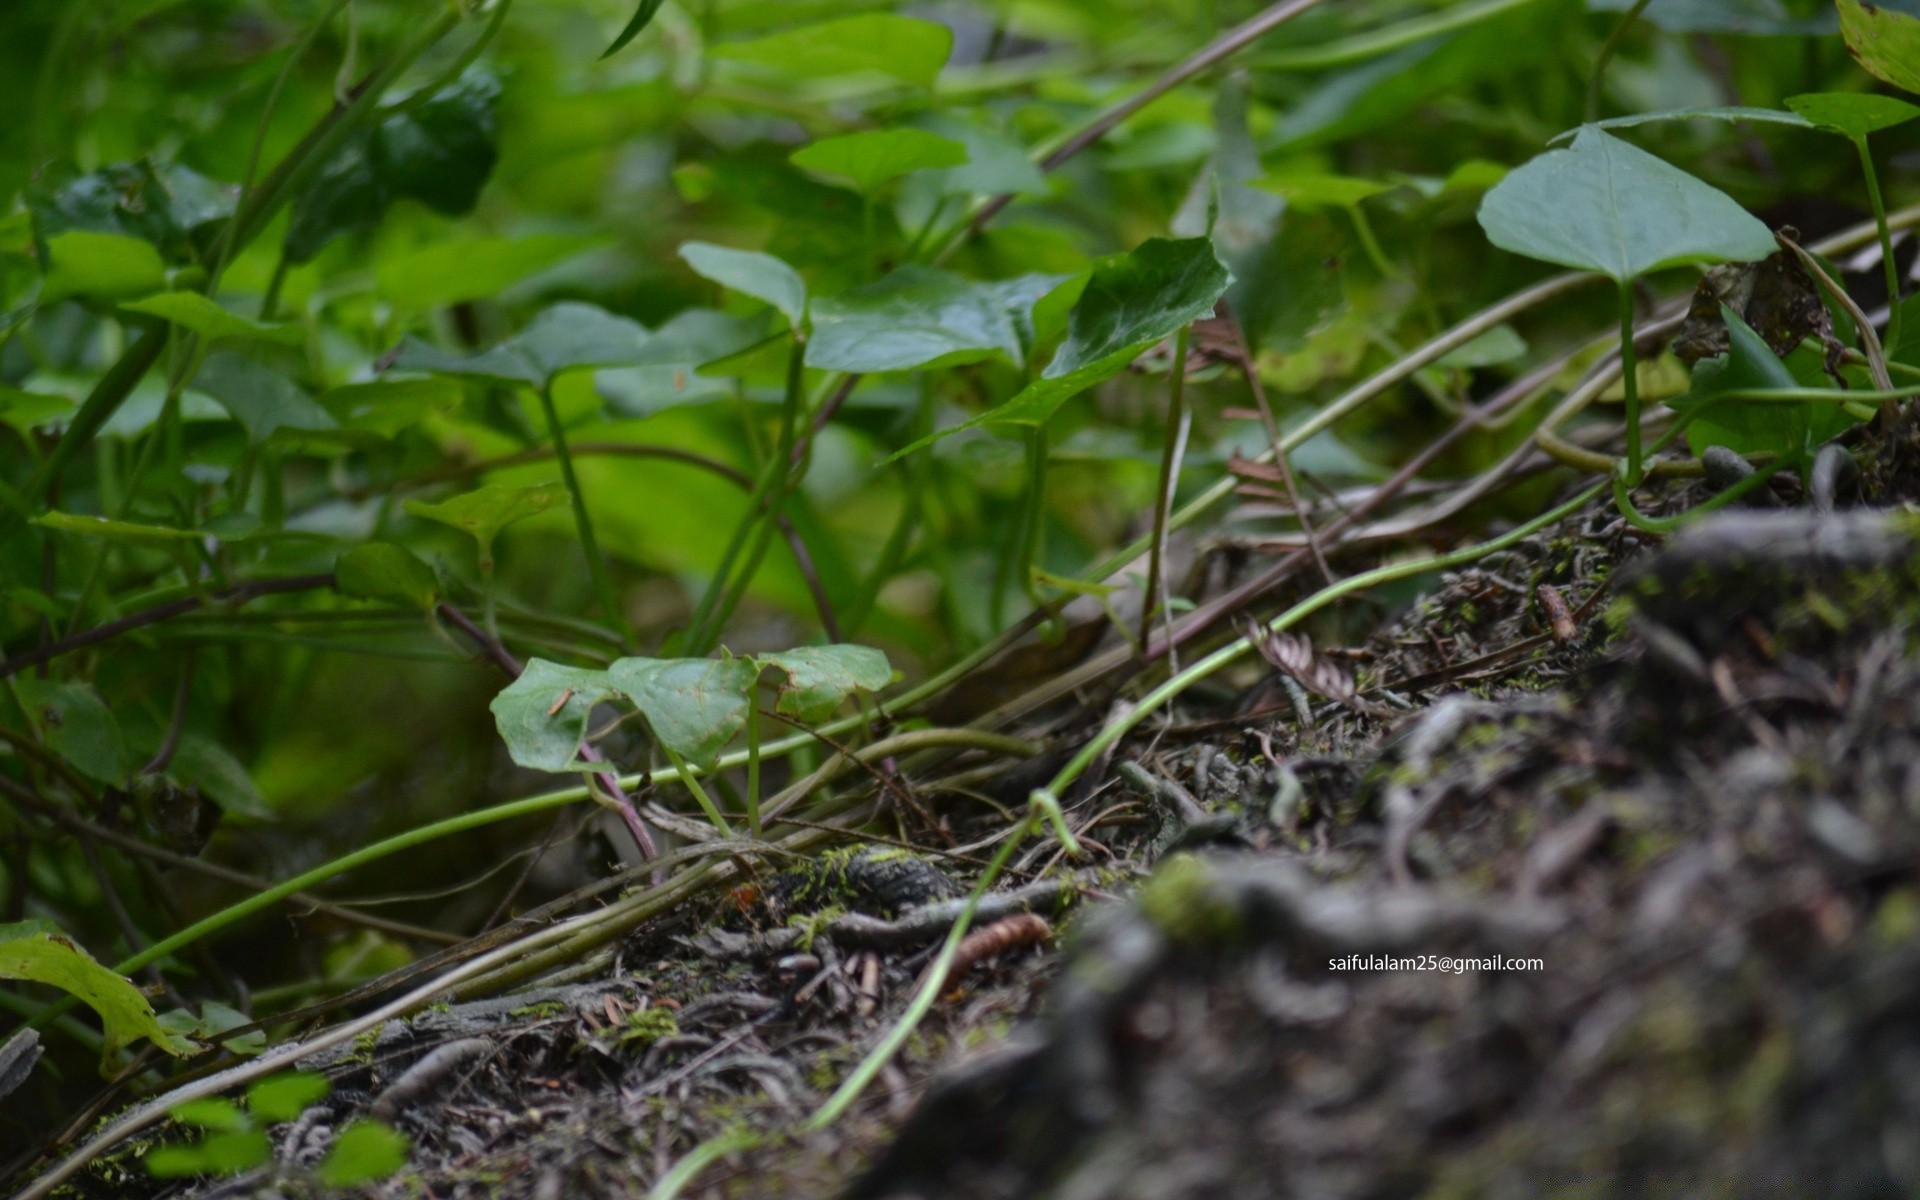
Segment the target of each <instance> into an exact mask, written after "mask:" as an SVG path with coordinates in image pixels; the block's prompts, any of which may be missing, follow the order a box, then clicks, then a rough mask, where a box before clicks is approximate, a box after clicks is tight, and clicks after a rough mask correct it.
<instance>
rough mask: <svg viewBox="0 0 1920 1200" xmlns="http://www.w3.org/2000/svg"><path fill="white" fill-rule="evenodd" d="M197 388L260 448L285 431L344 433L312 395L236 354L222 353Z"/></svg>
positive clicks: (212, 358)
mask: <svg viewBox="0 0 1920 1200" xmlns="http://www.w3.org/2000/svg"><path fill="white" fill-rule="evenodd" d="M193 386H194V387H195V388H197V389H199V390H200V391H202V392H205V393H206V394H207V395H209V396H212V397H213V398H214V399H215V400H218V401H219V402H220V406H221V407H222V408H224V409H226V410H227V411H228V412H230V413H232V414H233V415H234V418H235V419H236V420H238V421H239V422H240V424H241V425H242V426H244V427H245V428H246V431H247V438H248V440H249V441H251V442H253V443H254V444H255V445H259V444H260V443H261V442H264V441H266V440H267V439H268V438H270V437H272V436H273V435H274V434H275V433H277V432H279V431H280V430H282V429H286V430H307V431H314V430H327V429H338V428H339V427H340V423H339V422H338V421H335V420H334V419H333V415H332V414H331V413H329V412H328V411H327V410H326V409H324V408H321V407H320V405H319V404H318V403H317V402H316V401H315V400H314V398H313V397H312V396H309V395H307V394H306V393H305V392H304V391H301V390H300V386H299V385H298V384H296V383H294V382H293V380H291V379H288V378H287V377H286V376H285V375H282V374H280V372H278V371H276V370H274V369H273V368H271V367H268V366H266V365H264V364H262V363H258V362H254V361H253V360H252V359H248V358H242V357H240V356H239V355H238V354H234V353H232V352H230V351H225V350H216V351H214V352H213V353H212V354H209V355H207V358H206V361H205V362H203V363H201V364H200V373H199V374H198V375H195V376H194V377H193Z"/></svg>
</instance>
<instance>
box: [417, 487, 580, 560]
mask: <svg viewBox="0 0 1920 1200" xmlns="http://www.w3.org/2000/svg"><path fill="white" fill-rule="evenodd" d="M566 502H567V489H566V488H565V487H564V486H563V485H562V484H561V483H559V482H558V481H557V480H555V481H549V482H547V483H536V484H533V485H531V486H529V487H514V486H512V485H510V484H505V483H490V484H488V485H487V486H485V487H482V488H476V489H474V490H473V491H471V492H463V493H461V494H460V495H458V496H454V497H452V498H450V499H447V500H442V501H440V502H439V503H437V504H436V503H429V502H428V501H425V500H408V501H406V504H405V507H406V510H407V511H408V512H410V513H412V514H413V515H414V516H416V517H424V518H426V519H427V520H429V521H438V522H440V523H441V524H442V525H451V526H453V527H454V528H455V529H464V530H466V531H467V532H468V533H470V534H472V535H473V538H474V540H475V541H476V542H478V543H480V561H481V563H482V564H485V565H487V566H489V567H490V566H491V565H492V562H493V539H495V538H497V537H499V536H500V531H501V530H502V529H505V528H506V527H507V526H509V525H511V524H513V523H514V522H515V521H522V520H525V519H526V518H528V517H534V516H538V515H540V514H541V513H543V512H546V511H547V510H548V509H553V508H559V507H560V506H561V505H563V504H565V503H566Z"/></svg>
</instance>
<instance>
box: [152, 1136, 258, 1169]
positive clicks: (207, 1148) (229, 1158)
mask: <svg viewBox="0 0 1920 1200" xmlns="http://www.w3.org/2000/svg"><path fill="white" fill-rule="evenodd" d="M272 1157H273V1143H272V1142H271V1141H269V1140H268V1139H267V1135H266V1133H265V1132H264V1131H263V1130H259V1129H235V1130H230V1131H228V1132H226V1133H215V1134H211V1135H209V1136H207V1137H205V1138H202V1139H201V1140H200V1141H198V1142H195V1143H193V1144H192V1145H190V1146H158V1147H155V1148H154V1149H153V1150H152V1151H150V1152H149V1153H148V1154H147V1157H146V1164H147V1173H148V1174H149V1175H152V1176H153V1177H154V1178H156V1179H178V1178H181V1177H183V1176H187V1175H239V1174H241V1173H243V1172H246V1171H251V1170H253V1169H254V1168H255V1167H257V1166H259V1165H260V1164H262V1163H264V1162H266V1161H267V1160H268V1159H270V1158H272Z"/></svg>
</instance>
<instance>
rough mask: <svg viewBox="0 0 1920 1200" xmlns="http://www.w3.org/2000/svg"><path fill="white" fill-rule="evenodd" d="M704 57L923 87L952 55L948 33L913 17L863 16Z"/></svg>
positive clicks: (809, 75) (733, 45) (800, 74)
mask: <svg viewBox="0 0 1920 1200" xmlns="http://www.w3.org/2000/svg"><path fill="white" fill-rule="evenodd" d="M708 53H709V54H711V55H712V56H713V57H714V58H721V59H728V60H731V61H733V62H741V63H750V64H752V65H754V66H757V67H761V68H765V69H767V70H769V71H773V72H777V73H779V74H782V75H786V76H788V77H790V78H793V77H797V78H803V79H815V78H828V77H832V76H836V75H860V74H874V75H887V76H891V77H893V78H895V79H899V80H902V81H904V82H906V83H912V84H919V85H922V86H924V85H927V84H930V83H932V82H933V80H934V77H935V76H937V75H939V74H940V68H941V67H944V66H945V65H946V63H947V57H948V56H949V55H950V54H952V53H953V31H952V30H950V29H948V28H947V27H946V26H945V25H941V24H937V23H935V22H933V21H922V20H918V19H916V18H914V17H901V16H895V15H894V14H892V13H862V14H860V15H858V16H851V17H840V18H838V19H836V20H832V21H821V22H819V23H818V24H814V25H803V26H801V27H800V28H798V29H789V30H784V31H782V32H780V33H775V34H770V35H768V36H766V37H762V38H755V39H754V40H752V41H745V42H722V43H720V44H718V45H715V46H712V47H710V48H709V50H708Z"/></svg>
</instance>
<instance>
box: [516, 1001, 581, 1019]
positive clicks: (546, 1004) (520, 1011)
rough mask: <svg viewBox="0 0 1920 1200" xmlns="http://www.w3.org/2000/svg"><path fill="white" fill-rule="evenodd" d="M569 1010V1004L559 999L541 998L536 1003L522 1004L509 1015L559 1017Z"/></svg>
mask: <svg viewBox="0 0 1920 1200" xmlns="http://www.w3.org/2000/svg"><path fill="white" fill-rule="evenodd" d="M566 1011H567V1006H566V1005H564V1004H562V1003H560V1002H559V1001H558V1000H541V1001H539V1002H538V1003H535V1004H526V1005H522V1006H521V1007H519V1008H516V1009H514V1010H513V1011H512V1012H510V1013H508V1014H507V1015H508V1016H510V1017H557V1016H560V1015H561V1014H563V1013H565V1012H566Z"/></svg>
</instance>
